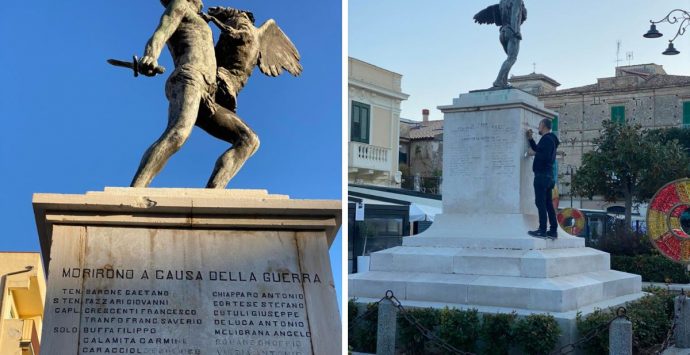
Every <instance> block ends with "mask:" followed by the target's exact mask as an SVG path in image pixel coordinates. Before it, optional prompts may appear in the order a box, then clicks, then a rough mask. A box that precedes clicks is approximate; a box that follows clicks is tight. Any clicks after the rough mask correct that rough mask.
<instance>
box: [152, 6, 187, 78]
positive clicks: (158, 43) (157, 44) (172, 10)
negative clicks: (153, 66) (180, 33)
mask: <svg viewBox="0 0 690 355" xmlns="http://www.w3.org/2000/svg"><path fill="white" fill-rule="evenodd" d="M184 6H187V1H186V0H172V1H171V2H170V4H168V7H166V9H165V12H164V13H163V16H161V20H160V22H159V23H158V27H157V28H156V31H154V32H153V35H152V36H151V38H150V39H149V41H148V42H147V43H146V47H145V48H144V57H143V58H141V59H142V61H141V63H142V64H144V65H148V64H149V63H148V61H153V62H156V61H158V57H160V55H161V51H162V50H163V46H164V45H165V43H166V42H167V41H168V39H170V37H171V36H172V35H173V33H175V31H176V30H177V27H178V26H179V25H180V22H182V18H183V17H184V14H185V12H186V11H185V9H184Z"/></svg>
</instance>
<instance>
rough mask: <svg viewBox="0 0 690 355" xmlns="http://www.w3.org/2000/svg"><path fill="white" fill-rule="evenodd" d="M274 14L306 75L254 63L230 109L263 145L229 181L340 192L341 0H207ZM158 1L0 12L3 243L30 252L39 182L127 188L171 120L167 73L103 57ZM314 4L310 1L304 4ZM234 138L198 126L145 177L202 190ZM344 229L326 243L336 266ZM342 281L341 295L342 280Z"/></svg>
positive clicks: (302, 195)
mask: <svg viewBox="0 0 690 355" xmlns="http://www.w3.org/2000/svg"><path fill="white" fill-rule="evenodd" d="M205 5H206V7H209V6H223V5H225V6H233V7H236V8H241V9H248V10H250V11H253V12H254V15H255V17H256V21H257V25H260V24H261V23H263V22H264V21H266V20H267V19H268V18H274V19H275V20H276V22H277V23H278V25H279V26H280V27H281V28H282V29H283V31H284V32H285V33H286V34H287V35H288V36H289V37H290V38H291V39H292V41H293V43H294V44H295V45H296V47H297V48H298V50H299V51H300V54H301V56H302V62H301V63H302V65H303V67H304V72H303V74H302V76H301V77H299V78H294V77H292V76H290V75H289V74H287V73H286V74H283V75H282V76H280V77H278V78H269V77H266V76H264V75H263V74H261V73H260V72H259V71H258V70H255V72H254V74H253V76H252V77H251V78H250V79H249V82H248V83H247V86H246V87H245V89H244V90H243V91H242V92H241V93H240V95H239V97H238V114H239V115H240V116H241V117H242V118H243V119H245V121H246V122H247V123H248V124H249V125H250V126H251V127H252V128H253V129H254V131H255V132H257V134H258V135H259V137H260V140H261V148H260V149H259V151H258V152H257V153H256V154H255V155H254V157H253V158H252V159H250V160H249V161H248V162H247V163H246V164H245V166H244V168H243V170H241V171H240V173H239V174H238V175H237V176H236V177H235V179H234V180H233V181H231V182H230V185H229V186H228V187H229V188H238V189H267V190H268V191H269V192H271V193H277V194H287V195H290V197H291V198H297V199H338V200H339V199H340V198H341V189H342V184H341V181H342V180H341V179H342V175H341V171H342V166H341V140H342V138H341V96H342V94H341V92H342V86H341V77H342V75H341V73H342V70H341V64H342V59H341V58H342V46H341V38H342V37H341V32H342V30H341V23H342V21H341V16H342V10H341V4H340V2H339V1H318V2H317V1H308V0H304V1H302V0H297V1H259V2H256V1H246V0H235V1H232V2H229V1H218V0H216V1H205ZM162 11H163V7H162V6H161V5H160V3H159V1H157V0H124V1H122V0H119V1H87V0H72V1H52V0H51V1H48V0H37V1H32V2H31V6H27V4H25V3H23V2H21V1H12V2H6V3H3V10H2V11H0V43H2V44H3V49H2V50H0V67H1V68H3V70H2V71H0V83H2V85H1V86H0V120H2V122H3V129H2V133H0V185H1V186H2V187H3V193H2V197H0V216H1V217H0V220H1V222H2V225H3V228H2V233H1V234H0V250H3V251H38V250H39V246H38V238H37V234H36V227H35V222H34V216H33V210H32V206H31V195H32V194H33V193H36V192H46V193H48V192H49V193H66V194H69V193H74V194H82V193H85V192H86V191H94V190H102V189H103V187H105V186H128V185H129V183H130V181H131V179H132V176H133V174H134V172H135V170H136V168H137V166H138V164H139V161H140V159H141V156H142V154H143V152H144V151H145V149H146V148H147V147H148V146H149V145H150V144H151V143H152V142H153V141H154V140H155V139H157V138H158V136H159V135H160V134H161V133H162V132H163V129H164V128H165V125H166V123H167V100H166V99H165V96H164V84H165V80H166V79H167V76H168V73H170V72H171V71H172V68H173V65H172V62H171V58H170V55H169V53H168V51H167V49H165V50H164V52H163V54H162V55H161V59H160V60H159V63H160V64H161V65H163V66H165V67H166V68H168V73H166V74H165V75H163V76H158V77H156V78H147V77H139V78H134V77H133V76H132V73H131V72H130V71H128V70H127V69H120V68H115V67H112V66H110V65H108V64H106V62H105V61H106V59H108V58H118V59H124V60H127V59H128V58H131V57H132V55H133V54H137V55H139V56H141V54H142V52H143V48H144V45H145V43H146V41H147V40H148V39H149V37H150V36H151V34H152V32H153V30H154V29H155V27H156V25H157V23H158V20H159V18H160V15H161V14H162ZM307 11H308V12H307ZM227 148H228V146H227V144H226V143H224V142H221V141H218V140H216V139H214V138H212V137H210V136H209V135H207V134H206V133H205V132H203V131H201V130H200V129H198V128H195V129H194V131H193V133H192V136H191V137H190V139H189V140H188V142H187V143H186V144H185V146H184V147H183V148H182V150H181V151H180V152H178V153H177V154H176V155H174V156H173V158H172V159H171V160H170V161H169V162H168V164H167V166H166V167H165V168H164V169H163V171H162V172H161V174H160V175H159V176H158V177H157V178H156V179H155V180H154V181H153V184H152V185H151V186H152V187H203V186H204V185H205V184H206V181H207V180H208V177H209V175H210V173H211V170H212V168H213V165H214V163H215V160H216V158H217V157H218V156H219V155H220V154H221V153H222V152H223V151H225V150H226V149H227ZM341 240H342V238H341V237H340V235H339V237H338V238H337V239H336V241H335V243H334V244H333V247H332V248H331V251H330V254H331V261H332V266H333V271H334V274H335V275H340V274H341ZM336 285H337V286H336V287H337V289H338V294H339V295H340V292H341V290H340V282H339V277H338V278H337V280H336Z"/></svg>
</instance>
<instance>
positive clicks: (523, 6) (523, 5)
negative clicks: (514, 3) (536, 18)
mask: <svg viewBox="0 0 690 355" xmlns="http://www.w3.org/2000/svg"><path fill="white" fill-rule="evenodd" d="M525 21H527V8H526V7H525V4H524V3H523V4H522V22H520V24H521V25H522V24H523V23H525Z"/></svg>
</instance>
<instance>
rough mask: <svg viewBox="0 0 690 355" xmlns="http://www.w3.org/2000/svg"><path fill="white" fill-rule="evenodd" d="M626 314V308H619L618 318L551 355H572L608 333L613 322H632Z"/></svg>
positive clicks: (550, 354)
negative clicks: (621, 319) (580, 347)
mask: <svg viewBox="0 0 690 355" xmlns="http://www.w3.org/2000/svg"><path fill="white" fill-rule="evenodd" d="M626 313H627V310H626V309H625V307H618V309H617V310H616V316H615V317H613V318H611V320H609V321H608V322H606V323H604V324H602V325H600V326H598V327H596V328H594V329H592V330H590V331H589V332H587V334H585V335H584V336H582V337H581V338H580V339H579V340H578V341H576V342H574V343H570V344H567V345H564V346H562V347H561V348H560V349H558V350H555V351H552V352H551V353H549V355H564V354H570V353H572V352H574V351H575V350H576V349H577V347H578V346H579V345H581V344H584V343H586V342H588V341H590V340H592V339H594V338H595V337H597V336H598V335H600V334H602V333H604V332H606V331H607V330H608V329H609V327H610V326H611V323H613V321H615V320H616V319H620V318H624V319H627V320H630V318H628V316H627V315H626Z"/></svg>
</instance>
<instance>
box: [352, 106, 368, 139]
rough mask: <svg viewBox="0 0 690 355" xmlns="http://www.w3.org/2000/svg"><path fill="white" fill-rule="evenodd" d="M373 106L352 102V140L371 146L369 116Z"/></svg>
mask: <svg viewBox="0 0 690 355" xmlns="http://www.w3.org/2000/svg"><path fill="white" fill-rule="evenodd" d="M370 112H371V106H369V105H367V104H363V103H359V102H356V101H352V117H351V120H352V122H351V125H350V140H351V141H353V142H361V143H367V144H369V114H370Z"/></svg>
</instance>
